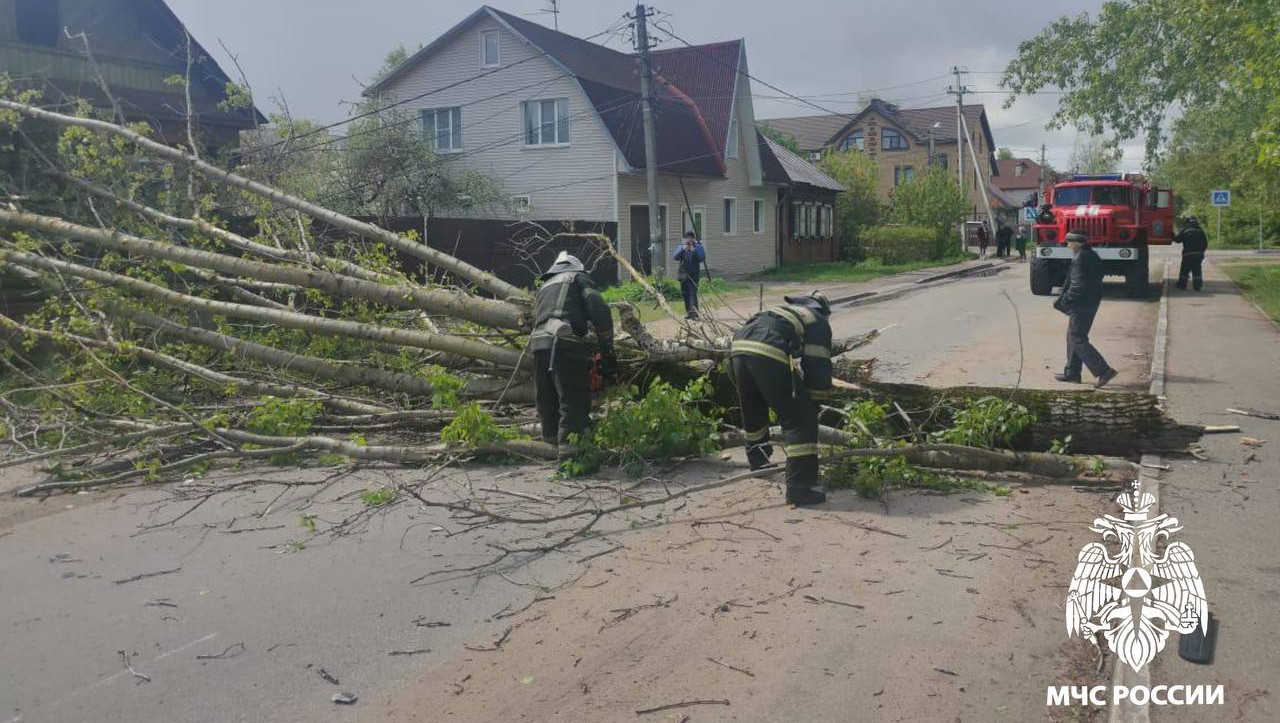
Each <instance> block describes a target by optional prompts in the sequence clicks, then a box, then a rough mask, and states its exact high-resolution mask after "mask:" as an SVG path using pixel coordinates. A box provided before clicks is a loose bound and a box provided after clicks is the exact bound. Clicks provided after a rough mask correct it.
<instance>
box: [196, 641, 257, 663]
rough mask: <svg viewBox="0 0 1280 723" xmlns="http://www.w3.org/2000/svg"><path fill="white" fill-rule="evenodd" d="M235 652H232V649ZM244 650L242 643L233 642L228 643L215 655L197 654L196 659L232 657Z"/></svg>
mask: <svg viewBox="0 0 1280 723" xmlns="http://www.w3.org/2000/svg"><path fill="white" fill-rule="evenodd" d="M233 650H234V651H235V652H232V651H233ZM245 650H246V648H245V647H244V643H235V644H233V645H228V646H227V647H226V648H225V649H223V651H222V652H221V653H218V654H217V655H197V656H196V660H222V659H223V658H234V657H236V656H237V655H240V654H241V653H243V652H244V651H245Z"/></svg>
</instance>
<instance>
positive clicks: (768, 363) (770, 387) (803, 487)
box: [730, 291, 831, 504]
mask: <svg viewBox="0 0 1280 723" xmlns="http://www.w3.org/2000/svg"><path fill="white" fill-rule="evenodd" d="M785 298H786V302H787V303H786V305H785V306H777V307H774V308H772V309H766V310H765V311H762V312H760V313H759V314H756V315H755V316H753V317H751V318H750V319H749V320H747V323H746V325H744V326H743V327H742V328H741V329H739V330H738V332H737V333H736V334H734V335H733V345H732V347H731V350H730V363H731V365H732V368H733V377H734V381H735V382H736V383H737V385H738V403H739V405H740V406H741V407H742V427H743V430H744V431H745V432H746V438H747V461H748V462H749V463H750V465H751V468H752V469H759V468H760V467H763V466H765V465H766V464H768V462H769V457H770V455H772V453H773V446H772V445H771V444H770V442H769V410H770V409H772V410H773V412H774V414H776V415H777V417H778V422H779V423H780V424H781V425H782V436H783V440H782V441H783V451H784V452H785V453H786V455H787V502H788V503H791V504H818V503H820V502H822V501H824V500H825V499H826V495H824V494H823V493H822V491H821V490H815V489H812V488H814V487H816V486H817V485H818V405H817V401H820V400H824V399H827V398H828V397H829V396H830V394H831V325H830V324H829V323H827V316H828V315H830V313H831V307H830V304H828V302H827V297H826V296H823V294H822V292H820V291H815V292H813V293H812V294H810V295H809V296H788V297H785ZM795 358H799V360H800V364H799V369H798V370H797V369H796V364H795V362H794V361H793V359H795Z"/></svg>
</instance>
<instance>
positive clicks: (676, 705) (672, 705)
mask: <svg viewBox="0 0 1280 723" xmlns="http://www.w3.org/2000/svg"><path fill="white" fill-rule="evenodd" d="M693 705H729V701H728V699H725V698H722V699H720V700H682V701H680V702H679V703H668V704H666V705H660V706H657V707H656V708H641V709H640V710H638V711H636V715H646V714H648V713H657V712H659V711H664V710H671V709H673V708H688V707H689V706H693Z"/></svg>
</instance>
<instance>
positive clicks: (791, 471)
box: [787, 454, 827, 505]
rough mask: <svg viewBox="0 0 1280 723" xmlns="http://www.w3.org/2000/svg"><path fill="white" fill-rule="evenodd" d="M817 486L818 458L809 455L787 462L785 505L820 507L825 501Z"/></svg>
mask: <svg viewBox="0 0 1280 723" xmlns="http://www.w3.org/2000/svg"><path fill="white" fill-rule="evenodd" d="M817 486H818V457H817V455H813V454H809V455H805V456H803V457H791V458H790V459H788V460H787V504H789V505H820V504H822V503H823V502H826V501H827V495H826V493H824V492H823V491H822V490H816V489H813V488H814V487H817Z"/></svg>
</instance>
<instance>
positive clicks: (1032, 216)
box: [1022, 208, 1039, 224]
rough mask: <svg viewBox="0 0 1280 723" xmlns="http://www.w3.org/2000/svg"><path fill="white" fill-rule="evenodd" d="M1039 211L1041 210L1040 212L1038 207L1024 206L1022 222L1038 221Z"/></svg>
mask: <svg viewBox="0 0 1280 723" xmlns="http://www.w3.org/2000/svg"><path fill="white" fill-rule="evenodd" d="M1037 213H1039V212H1038V211H1036V209H1034V208H1024V209H1022V222H1023V223H1031V224H1033V223H1035V222H1036V214H1037Z"/></svg>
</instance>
